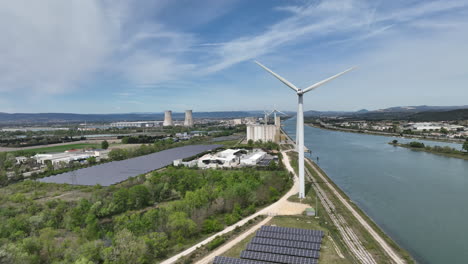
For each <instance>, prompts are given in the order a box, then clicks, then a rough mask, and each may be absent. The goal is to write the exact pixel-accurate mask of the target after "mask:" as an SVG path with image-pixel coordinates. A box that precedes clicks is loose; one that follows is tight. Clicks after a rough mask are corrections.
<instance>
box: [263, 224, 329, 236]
mask: <svg viewBox="0 0 468 264" xmlns="http://www.w3.org/2000/svg"><path fill="white" fill-rule="evenodd" d="M260 230H262V231H268V232H277V233H289V234H295V235H303V236H321V237H323V231H321V230H310V229H301V228H292V227H279V226H262V227H261V229H260Z"/></svg>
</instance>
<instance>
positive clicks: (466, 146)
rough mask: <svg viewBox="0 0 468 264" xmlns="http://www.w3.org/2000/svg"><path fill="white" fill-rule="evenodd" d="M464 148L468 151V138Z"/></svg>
mask: <svg viewBox="0 0 468 264" xmlns="http://www.w3.org/2000/svg"><path fill="white" fill-rule="evenodd" d="M463 149H464V150H465V151H467V152H468V139H467V140H466V141H465V143H463Z"/></svg>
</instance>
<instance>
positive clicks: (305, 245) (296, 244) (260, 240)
mask: <svg viewBox="0 0 468 264" xmlns="http://www.w3.org/2000/svg"><path fill="white" fill-rule="evenodd" d="M250 243H254V244H262V245H271V246H278V247H290V248H302V249H310V250H317V251H319V250H320V244H318V243H309V242H303V241H289V240H282V239H271V238H264V237H254V238H252V241H251V242H250Z"/></svg>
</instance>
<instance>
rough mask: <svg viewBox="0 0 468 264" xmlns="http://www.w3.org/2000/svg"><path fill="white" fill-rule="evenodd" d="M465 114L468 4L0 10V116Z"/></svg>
mask: <svg viewBox="0 0 468 264" xmlns="http://www.w3.org/2000/svg"><path fill="white" fill-rule="evenodd" d="M255 60H258V61H260V62H261V63H262V64H264V65H266V66H267V67H269V68H270V69H272V70H273V71H275V72H276V73H278V74H280V75H281V76H283V77H285V78H287V79H288V80H289V81H290V82H292V83H294V84H295V85H296V86H298V87H307V86H310V85H311V84H313V83H315V82H318V81H320V80H322V79H325V78H327V77H329V76H332V75H334V74H336V73H338V72H341V71H343V70H345V69H347V68H349V67H351V66H358V68H357V69H356V70H354V71H352V72H350V73H347V74H346V75H343V76H342V77H340V78H338V79H336V80H333V81H332V82H330V83H328V84H326V85H324V86H322V87H320V88H318V89H316V90H314V91H311V92H310V93H307V94H306V95H305V96H304V97H305V98H304V108H305V110H312V109H313V110H322V111H325V110H340V111H343V110H347V111H352V110H359V109H381V108H386V107H392V106H408V105H467V104H468V103H467V102H468V101H467V98H468V0H464V1H460V0H435V1H426V0H424V1H423V0H392V1H386V0H323V1H320V0H311V1H306V0H258V1H251V0H222V1H219V0H199V1H193V0H154V1H150V0H67V1H63V0H41V1H26V0H15V1H0V112H10V113H13V112H18V113H19V112H20V113H31V112H42V113H44V112H66V113H130V112H161V111H164V110H173V111H183V110H185V109H193V111H194V112H196V111H239V110H265V109H273V108H277V109H280V110H287V111H294V110H296V108H297V97H296V95H295V94H294V92H293V91H292V90H290V89H288V88H287V87H286V86H284V85H283V84H282V83H281V82H279V81H278V80H276V79H275V78H274V77H273V76H271V75H270V74H268V73H267V72H265V71H264V70H263V69H261V68H260V67H259V66H258V65H256V64H255V63H254V61H255Z"/></svg>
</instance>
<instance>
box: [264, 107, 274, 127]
mask: <svg viewBox="0 0 468 264" xmlns="http://www.w3.org/2000/svg"><path fill="white" fill-rule="evenodd" d="M272 113H273V111H271V112H270V111H268V110H264V111H263V114H264V115H265V117H264V120H263V122H265V125H268V118H269V117H270V115H271V114H272ZM275 116H276V115H275Z"/></svg>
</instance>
